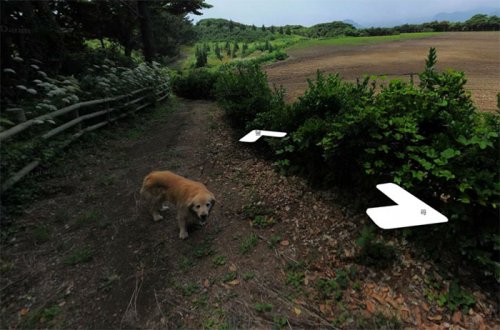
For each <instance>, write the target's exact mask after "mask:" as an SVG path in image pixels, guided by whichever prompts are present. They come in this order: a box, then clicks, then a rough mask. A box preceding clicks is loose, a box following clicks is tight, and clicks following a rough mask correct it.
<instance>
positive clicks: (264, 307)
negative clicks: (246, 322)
mask: <svg viewBox="0 0 500 330" xmlns="http://www.w3.org/2000/svg"><path fill="white" fill-rule="evenodd" d="M255 310H256V311H257V312H259V313H263V312H271V311H272V310H273V305H272V304H268V303H256V304H255Z"/></svg>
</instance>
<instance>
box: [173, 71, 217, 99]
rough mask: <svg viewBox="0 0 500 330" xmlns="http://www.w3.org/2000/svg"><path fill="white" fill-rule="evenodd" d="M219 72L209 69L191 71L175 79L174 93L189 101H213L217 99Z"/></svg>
mask: <svg viewBox="0 0 500 330" xmlns="http://www.w3.org/2000/svg"><path fill="white" fill-rule="evenodd" d="M217 77H218V75H217V72H213V71H210V70H207V69H203V68H200V69H194V70H190V71H188V72H187V73H184V74H183V75H176V76H174V78H173V82H172V83H173V91H174V93H175V94H177V95H178V96H182V97H185V98H187V99H209V100H210V99H213V98H215V95H214V94H215V83H216V81H217Z"/></svg>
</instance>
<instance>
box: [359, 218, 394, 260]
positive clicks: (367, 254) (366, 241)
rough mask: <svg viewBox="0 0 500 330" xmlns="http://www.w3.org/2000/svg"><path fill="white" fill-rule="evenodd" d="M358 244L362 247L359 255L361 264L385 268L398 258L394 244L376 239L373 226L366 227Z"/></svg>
mask: <svg viewBox="0 0 500 330" xmlns="http://www.w3.org/2000/svg"><path fill="white" fill-rule="evenodd" d="M356 244H357V245H358V246H359V247H360V248H361V249H360V251H359V254H358V256H357V261H358V262H359V263H360V264H363V265H367V266H376V267H380V268H383V267H387V266H389V265H391V264H392V263H393V262H394V260H395V258H396V250H395V248H394V247H393V246H391V245H387V244H384V243H383V242H381V241H376V240H375V233H374V229H373V227H364V228H363V229H362V231H361V236H360V237H359V238H358V239H357V240H356Z"/></svg>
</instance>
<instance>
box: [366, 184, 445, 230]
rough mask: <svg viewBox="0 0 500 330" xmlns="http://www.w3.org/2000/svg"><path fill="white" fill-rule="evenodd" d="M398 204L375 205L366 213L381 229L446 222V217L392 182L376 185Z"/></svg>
mask: <svg viewBox="0 0 500 330" xmlns="http://www.w3.org/2000/svg"><path fill="white" fill-rule="evenodd" d="M377 189H378V190H380V191H381V192H383V193H384V194H385V195H386V196H387V197H389V198H390V199H392V200H393V201H394V202H396V203H397V204H398V205H393V206H384V207H375V208H370V209H367V210H366V214H368V216H369V217H370V218H371V219H372V220H373V222H375V224H376V225H377V226H379V227H380V228H382V229H394V228H404V227H413V226H421V225H430V224H434V223H443V222H448V218H447V217H445V216H444V215H442V214H441V213H439V212H438V211H436V210H434V209H433V208H432V207H430V206H429V205H427V204H425V203H424V202H422V201H421V200H420V199H418V198H416V197H415V196H413V195H412V194H410V193H409V192H407V191H406V190H404V189H403V188H401V187H400V186H398V185H397V184H394V183H383V184H379V185H377Z"/></svg>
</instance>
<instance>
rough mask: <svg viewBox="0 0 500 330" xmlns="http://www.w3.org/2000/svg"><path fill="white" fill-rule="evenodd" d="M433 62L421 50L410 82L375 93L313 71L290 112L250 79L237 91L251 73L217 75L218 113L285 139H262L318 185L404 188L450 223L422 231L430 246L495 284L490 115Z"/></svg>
mask: <svg viewBox="0 0 500 330" xmlns="http://www.w3.org/2000/svg"><path fill="white" fill-rule="evenodd" d="M435 63H436V53H435V51H434V49H431V50H430V52H429V57H428V59H427V61H426V67H425V70H424V71H423V72H422V73H421V74H420V84H418V85H416V84H414V83H413V82H412V81H410V82H409V83H407V82H402V81H399V80H394V81H391V82H390V83H389V84H388V85H386V86H380V91H379V93H375V92H374V91H375V82H371V81H370V80H369V79H368V78H366V79H364V80H362V81H358V82H356V83H350V82H345V81H342V80H341V79H340V77H339V76H338V75H330V76H328V77H326V78H325V77H324V76H323V75H322V74H321V73H318V76H317V79H316V81H314V82H312V81H309V88H308V90H307V91H306V92H305V94H304V96H302V97H300V98H299V100H298V102H296V103H294V104H292V105H284V104H283V102H282V97H281V101H279V97H277V95H279V94H281V95H282V94H283V92H278V93H274V94H273V93H272V92H270V90H268V89H267V90H266V88H265V83H264V82H263V81H262V82H260V83H259V84H257V86H255V81H256V79H255V78H254V79H251V81H250V82H249V83H250V84H251V83H252V82H253V83H254V86H255V88H254V89H251V90H250V91H249V89H248V88H246V87H245V86H240V85H239V84H243V83H244V82H245V79H248V80H250V78H249V77H259V78H261V79H262V80H263V79H264V77H265V75H264V74H262V73H260V74H259V73H258V72H257V68H252V69H251V70H250V72H251V74H247V71H243V72H241V71H240V72H236V74H233V75H232V76H230V77H225V79H226V81H228V82H229V83H228V84H226V85H229V86H231V89H230V94H229V95H230V96H231V98H230V100H231V102H230V103H229V105H230V106H229V107H228V108H229V109H230V111H231V114H233V115H234V116H235V117H236V120H241V121H240V122H238V124H239V125H238V128H239V127H241V126H242V124H243V123H247V122H248V121H249V120H251V119H252V118H254V120H253V122H252V123H250V124H248V125H247V127H266V129H272V130H281V131H286V132H288V133H289V135H288V137H287V138H284V139H279V140H272V141H269V144H270V146H271V148H272V149H274V150H275V152H276V155H277V157H278V161H277V164H278V165H280V166H281V167H282V169H284V170H287V171H296V172H300V173H303V174H306V175H307V176H309V178H310V179H311V180H312V181H313V182H320V183H321V184H323V185H325V186H328V185H332V184H341V185H347V184H348V185H349V186H355V187H357V189H364V191H366V189H371V190H373V191H374V192H376V191H375V189H373V188H374V186H375V185H376V184H377V183H382V182H395V183H397V184H399V185H401V186H403V187H404V188H406V189H408V190H410V192H411V193H412V194H415V195H416V196H418V197H419V198H421V199H422V200H424V201H425V202H427V203H429V204H430V205H431V206H433V207H435V208H436V209H438V210H440V212H442V213H443V214H445V215H446V216H447V217H448V218H449V219H450V222H449V223H448V224H447V225H446V226H435V227H433V228H431V229H430V230H426V231H425V235H427V236H428V235H435V237H436V238H439V239H436V240H433V244H434V246H435V245H439V244H446V245H447V246H449V244H457V243H458V246H456V249H457V250H458V251H460V253H461V254H462V255H465V256H467V257H468V258H469V259H470V260H473V261H474V262H477V263H478V264H479V265H480V266H482V267H481V268H478V269H482V271H483V272H484V274H485V275H487V276H493V277H495V278H496V279H497V280H500V263H499V261H500V260H499V257H498V255H499V254H498V252H499V251H500V244H499V243H498V242H499V241H500V235H499V234H498V233H499V223H498V206H499V196H500V184H499V182H500V180H499V172H498V170H497V169H498V168H500V161H499V154H498V150H500V141H499V135H498V132H499V131H500V116H498V114H478V113H477V112H476V109H475V106H474V104H473V102H472V100H471V98H470V95H469V93H468V92H466V90H465V83H466V79H465V77H464V74H463V73H461V72H455V71H451V70H449V71H445V72H437V71H436V70H435V69H434V65H435ZM257 90H258V91H261V92H260V94H259V93H258V92H256V91H257ZM259 95H261V96H262V95H265V97H260V96H259ZM238 100H242V101H241V102H240V103H238ZM273 102H274V103H273ZM233 105H234V106H233ZM412 231H413V232H414V233H417V232H418V229H414V230H412ZM429 232H430V233H429ZM457 237H460V240H458V241H457V239H456V238H457ZM425 241H429V240H428V237H427V238H426V239H425ZM441 247H443V246H441ZM375 248H377V249H378V247H377V246H375ZM434 249H435V248H434ZM379 250H380V249H379ZM447 250H448V251H449V248H447ZM380 252H381V253H382V251H380Z"/></svg>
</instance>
